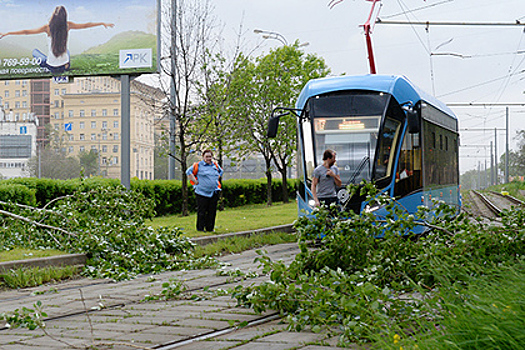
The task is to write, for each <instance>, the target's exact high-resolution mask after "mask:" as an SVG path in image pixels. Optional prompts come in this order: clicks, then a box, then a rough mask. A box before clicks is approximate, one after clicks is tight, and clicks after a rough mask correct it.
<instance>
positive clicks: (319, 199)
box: [312, 149, 342, 207]
mask: <svg viewBox="0 0 525 350" xmlns="http://www.w3.org/2000/svg"><path fill="white" fill-rule="evenodd" d="M335 154H336V153H335V152H334V151H332V150H330V149H327V150H326V151H324V153H323V164H321V165H319V166H318V167H317V168H315V169H314V174H313V179H312V194H313V196H314V201H315V206H316V207H319V206H320V205H321V204H324V205H326V206H330V204H332V203H336V204H337V203H339V200H338V199H337V192H336V189H337V187H341V184H342V183H341V177H340V176H339V169H338V168H337V167H336V166H335V165H334V164H335Z"/></svg>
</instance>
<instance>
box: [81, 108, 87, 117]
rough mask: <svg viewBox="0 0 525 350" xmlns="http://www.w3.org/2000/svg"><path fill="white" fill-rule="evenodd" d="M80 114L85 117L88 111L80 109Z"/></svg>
mask: <svg viewBox="0 0 525 350" xmlns="http://www.w3.org/2000/svg"><path fill="white" fill-rule="evenodd" d="M80 116H81V117H85V116H86V111H84V110H83V109H81V110H80Z"/></svg>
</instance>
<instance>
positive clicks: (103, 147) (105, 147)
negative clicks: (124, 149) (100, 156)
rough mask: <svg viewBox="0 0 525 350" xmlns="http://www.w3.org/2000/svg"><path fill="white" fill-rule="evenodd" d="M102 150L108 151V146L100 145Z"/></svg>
mask: <svg viewBox="0 0 525 350" xmlns="http://www.w3.org/2000/svg"><path fill="white" fill-rule="evenodd" d="M102 152H103V153H107V152H108V146H107V145H102Z"/></svg>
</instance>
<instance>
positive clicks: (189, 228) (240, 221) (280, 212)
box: [149, 201, 297, 237]
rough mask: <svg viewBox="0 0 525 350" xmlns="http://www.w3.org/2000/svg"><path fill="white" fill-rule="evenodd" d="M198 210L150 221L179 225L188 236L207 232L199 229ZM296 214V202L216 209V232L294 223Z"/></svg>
mask: <svg viewBox="0 0 525 350" xmlns="http://www.w3.org/2000/svg"><path fill="white" fill-rule="evenodd" d="M196 216H197V215H196V214H195V213H193V214H191V215H189V216H179V215H172V216H163V217H158V218H154V219H153V220H152V221H151V222H150V223H149V224H150V225H151V226H153V227H159V226H164V227H171V226H175V227H179V228H181V229H182V230H184V234H185V235H186V236H188V237H197V236H206V235H209V233H208V232H197V230H196V228H195V223H196ZM296 218H297V204H296V203H295V201H291V202H289V203H288V204H283V203H274V204H273V205H272V206H271V207H268V206H266V205H265V204H255V205H248V206H243V207H239V208H227V209H225V210H224V211H217V219H216V221H215V234H224V233H231V232H239V231H247V230H253V229H258V228H264V227H270V226H277V225H286V224H291V223H293V222H294V220H295V219H296Z"/></svg>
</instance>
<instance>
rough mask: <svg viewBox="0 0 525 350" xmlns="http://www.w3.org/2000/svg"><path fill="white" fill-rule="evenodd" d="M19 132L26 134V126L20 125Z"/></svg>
mask: <svg viewBox="0 0 525 350" xmlns="http://www.w3.org/2000/svg"><path fill="white" fill-rule="evenodd" d="M20 134H22V135H23V134H27V126H21V127H20Z"/></svg>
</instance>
